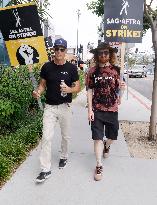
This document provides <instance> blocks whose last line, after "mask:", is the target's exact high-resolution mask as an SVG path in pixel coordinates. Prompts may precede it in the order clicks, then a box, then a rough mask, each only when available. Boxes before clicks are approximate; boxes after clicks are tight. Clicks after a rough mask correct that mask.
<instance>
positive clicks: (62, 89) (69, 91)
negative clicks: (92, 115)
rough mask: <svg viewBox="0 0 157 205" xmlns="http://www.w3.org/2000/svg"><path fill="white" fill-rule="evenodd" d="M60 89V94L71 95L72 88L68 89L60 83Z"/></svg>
mask: <svg viewBox="0 0 157 205" xmlns="http://www.w3.org/2000/svg"><path fill="white" fill-rule="evenodd" d="M60 87H61V92H63V93H72V88H71V87H69V86H67V85H66V84H65V82H62V83H61V84H60Z"/></svg>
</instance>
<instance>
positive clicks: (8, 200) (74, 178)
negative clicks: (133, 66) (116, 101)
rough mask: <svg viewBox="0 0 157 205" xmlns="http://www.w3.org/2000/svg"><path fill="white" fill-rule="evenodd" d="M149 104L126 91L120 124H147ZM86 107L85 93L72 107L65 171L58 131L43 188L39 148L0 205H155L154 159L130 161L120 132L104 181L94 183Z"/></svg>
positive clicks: (2, 195) (1, 195)
mask: <svg viewBox="0 0 157 205" xmlns="http://www.w3.org/2000/svg"><path fill="white" fill-rule="evenodd" d="M138 98H139V99H138ZM142 102H143V104H142ZM149 103H150V102H149V101H148V100H147V99H146V98H144V97H143V96H140V94H139V93H137V92H135V91H134V90H132V89H130V92H129V99H128V100H127V99H126V94H125V96H124V98H123V101H122V105H121V106H120V109H119V110H120V111H119V120H131V121H134V120H135V121H149V117H150V110H149V109H148V108H149V106H150V104H149ZM85 104H86V96H85V91H83V92H82V93H81V94H80V95H79V96H78V98H77V99H76V100H75V102H74V103H73V127H72V140H71V146H70V156H69V163H68V165H67V167H66V168H65V169H64V170H59V169H58V162H59V149H60V130H59V128H58V127H57V128H56V134H55V137H54V139H53V141H55V146H54V145H53V149H52V150H53V153H52V156H53V158H52V177H51V178H49V179H48V180H47V181H45V182H44V183H43V184H38V185H37V184H35V178H36V176H37V175H38V173H39V171H40V170H39V161H38V156H39V151H40V145H39V146H38V147H37V148H36V149H35V150H34V151H33V152H32V153H31V154H30V156H29V157H28V158H27V160H26V161H25V162H24V163H23V164H22V165H21V166H20V167H19V168H18V170H17V171H16V173H15V174H14V175H13V177H12V178H11V179H10V181H8V183H6V185H5V186H4V187H3V188H2V190H1V191H0V204H1V205H105V204H108V205H148V204H150V205H156V204H157V182H156V178H157V171H156V170H157V160H142V159H135V158H131V157H130V155H129V152H128V149H127V145H126V142H125V140H124V136H123V133H122V131H121V130H119V138H118V141H117V142H115V143H114V144H113V145H112V149H111V155H110V157H109V158H108V159H105V160H103V165H104V177H103V180H102V181H100V182H95V181H94V180H93V171H94V168H95V157H94V154H93V142H92V140H91V132H90V127H89V125H88V121H87V109H86V108H85ZM146 105H147V106H148V107H147V106H146ZM58 138H59V139H58ZM56 142H57V143H56Z"/></svg>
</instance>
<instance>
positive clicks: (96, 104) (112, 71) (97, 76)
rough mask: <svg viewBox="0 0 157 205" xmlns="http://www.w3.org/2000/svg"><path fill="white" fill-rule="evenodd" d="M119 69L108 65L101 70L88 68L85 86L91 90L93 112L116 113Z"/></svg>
mask: <svg viewBox="0 0 157 205" xmlns="http://www.w3.org/2000/svg"><path fill="white" fill-rule="evenodd" d="M119 80H120V69H119V68H118V67H116V66H113V65H109V66H105V67H103V68H99V67H97V68H96V67H93V68H90V69H89V71H88V75H87V86H88V88H89V89H92V90H93V100H92V106H93V110H102V111H111V112H117V111H118V102H117V92H118V89H119Z"/></svg>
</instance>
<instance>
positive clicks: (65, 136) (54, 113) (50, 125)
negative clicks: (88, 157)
mask: <svg viewBox="0 0 157 205" xmlns="http://www.w3.org/2000/svg"><path fill="white" fill-rule="evenodd" d="M66 50H67V41H66V40H64V39H62V38H61V39H57V40H56V41H55V43H54V52H55V58H54V61H52V62H47V63H45V64H44V65H43V67H42V69H41V73H40V77H41V80H40V84H39V86H38V88H37V90H35V91H34V92H33V96H34V97H35V98H39V97H40V96H41V94H42V93H43V91H44V90H45V88H46V103H45V108H44V115H43V136H42V147H41V153H40V164H41V172H40V174H39V176H38V177H37V179H36V181H37V182H43V181H45V179H47V178H48V177H49V176H50V175H51V144H52V137H53V134H54V128H55V124H56V122H57V121H59V124H60V128H61V135H62V140H61V156H60V161H59V168H64V167H65V165H66V163H67V158H68V141H69V138H70V136H69V131H70V127H71V124H70V120H71V116H72V111H71V107H70V103H71V102H72V93H74V92H79V91H80V83H79V76H78V73H77V68H76V66H75V65H72V64H71V63H69V62H67V61H66V60H65V54H66ZM61 82H62V83H61Z"/></svg>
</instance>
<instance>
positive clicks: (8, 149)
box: [0, 111, 42, 185]
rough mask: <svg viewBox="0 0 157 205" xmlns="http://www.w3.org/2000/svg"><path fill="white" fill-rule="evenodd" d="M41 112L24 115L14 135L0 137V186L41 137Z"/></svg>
mask: <svg viewBox="0 0 157 205" xmlns="http://www.w3.org/2000/svg"><path fill="white" fill-rule="evenodd" d="M41 116H42V112H40V111H38V112H34V113H33V114H31V115H26V116H25V118H24V120H23V121H21V127H20V128H19V129H17V130H16V131H15V132H14V133H10V134H8V135H6V136H2V137H0V185H1V184H3V183H4V182H5V181H6V180H7V179H9V178H10V175H11V173H12V171H13V170H14V169H15V168H17V166H18V165H19V164H20V163H21V162H22V161H23V160H24V159H25V158H26V156H27V154H28V152H29V151H30V150H31V149H32V148H33V147H35V145H37V143H38V141H39V139H40V137H41V128H42V118H41Z"/></svg>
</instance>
